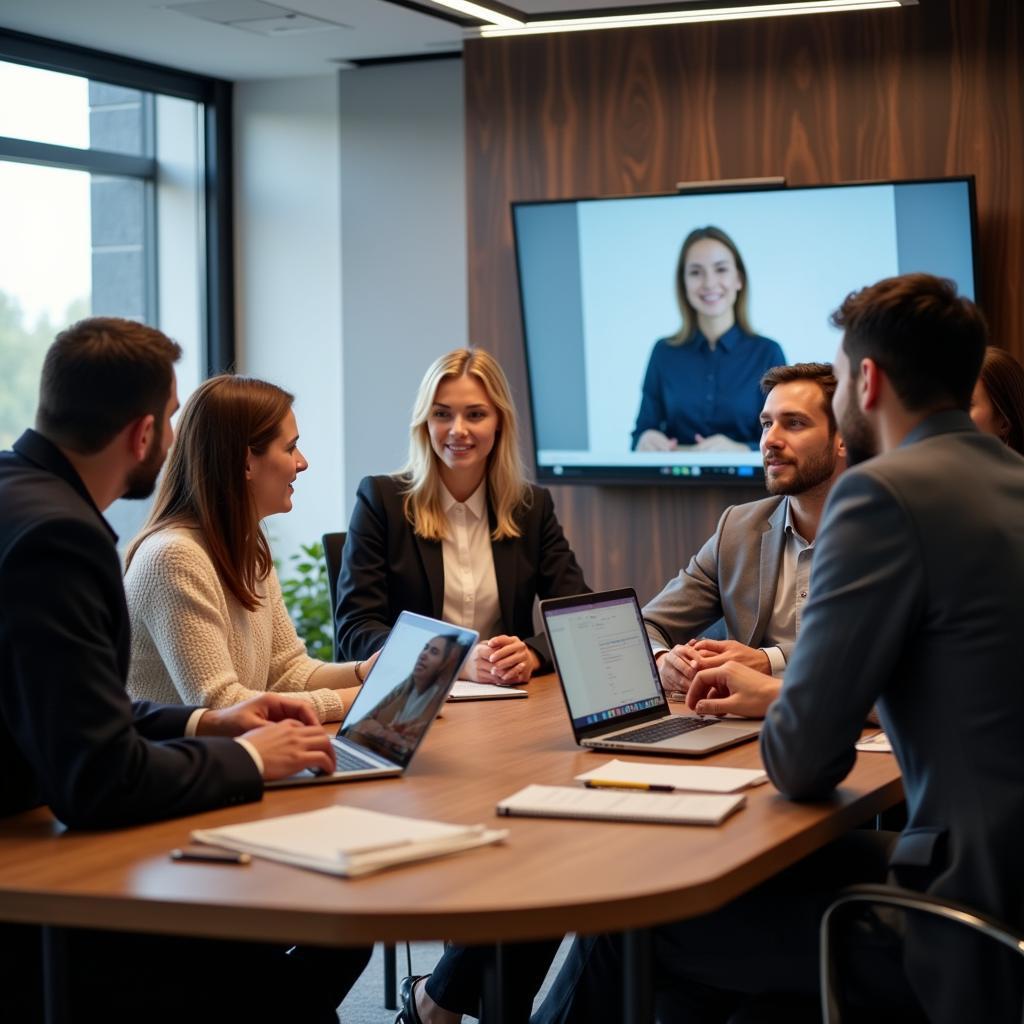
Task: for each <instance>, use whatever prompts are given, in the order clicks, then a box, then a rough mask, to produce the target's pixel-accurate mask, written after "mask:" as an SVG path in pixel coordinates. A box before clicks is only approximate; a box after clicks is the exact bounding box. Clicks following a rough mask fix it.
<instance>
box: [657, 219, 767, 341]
mask: <svg viewBox="0 0 1024 1024" xmlns="http://www.w3.org/2000/svg"><path fill="white" fill-rule="evenodd" d="M707 238H710V239H712V241H715V242H721V243H722V245H724V246H725V247H726V248H727V249H728V250H729V252H731V253H732V258H733V260H734V261H735V263H736V270H737V271H738V272H739V275H740V280H741V281H742V282H743V287H742V288H741V289H740V292H739V294H738V295H737V296H736V305H735V306H734V307H733V315H734V316H735V317H736V323H737V324H738V325H739V328H740V330H741V331H742V332H743V333H744V334H753V333H754V332H753V331H752V330H751V328H750V320H749V319H748V317H747V307H748V306H749V294H750V280H749V279H748V277H747V268H746V266H745V265H744V263H743V257H742V256H741V255H740V251H739V249H737V248H736V243H735V242H734V241H733V240H732V239H731V238H730V237H729V236H728V235H727V234H726V233H725V232H724V231H723V230H722V229H721V228H716V227H714V226H713V225H711V224H709V225H708V226H707V227H706V228H694V229H693V230H692V231H691V232H690V233H689V234H688V235H687V236H686V238H685V239H683V247H682V248H681V249H680V250H679V262H678V263H677V264H676V300H677V301H678V303H679V312H680V313H681V314H682V317H683V324H682V326H681V327H680V328H679V330H678V331H677V332H676V333H675V334H674V335H673V336H672V337H671V338H669V339H668V343H669V344H670V345H686V344H688V343H689V342H691V341H693V339H694V338H695V337H696V336H697V310H695V309H694V308H693V306H692V305H691V304H690V300H689V299H688V298H687V296H686V255H687V253H688V252H689V251H690V249H691V248H693V246H694V245H696V244H697V243H698V242H703V241H704V240H705V239H707Z"/></svg>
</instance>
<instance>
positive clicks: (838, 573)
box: [542, 274, 1024, 1024]
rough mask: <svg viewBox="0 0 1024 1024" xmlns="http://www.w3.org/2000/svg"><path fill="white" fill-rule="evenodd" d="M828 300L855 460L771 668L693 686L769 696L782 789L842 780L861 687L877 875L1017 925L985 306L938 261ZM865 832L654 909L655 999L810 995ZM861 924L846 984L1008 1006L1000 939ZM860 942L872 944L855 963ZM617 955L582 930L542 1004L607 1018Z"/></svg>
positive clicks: (865, 871)
mask: <svg viewBox="0 0 1024 1024" xmlns="http://www.w3.org/2000/svg"><path fill="white" fill-rule="evenodd" d="M834 322H835V324H836V325H837V326H839V327H841V328H843V330H844V336H843V341H842V344H841V345H840V347H839V351H838V354H837V359H836V364H835V365H836V376H837V378H838V388H837V391H836V397H835V409H836V415H837V419H838V422H839V429H840V430H841V431H842V433H843V437H844V440H845V443H846V448H847V455H848V458H849V459H850V461H851V463H863V464H862V465H859V466H857V467H856V468H855V469H852V470H850V471H849V472H847V473H846V474H844V475H843V477H842V479H841V480H840V481H839V482H838V483H837V484H836V487H835V488H834V490H833V492H832V496H831V498H830V499H829V503H828V505H827V507H826V511H825V517H824V521H823V523H822V529H821V539H820V541H819V546H818V553H817V555H816V556H815V562H814V570H813V575H812V591H813V593H812V597H811V600H810V601H809V603H808V605H807V607H806V609H805V612H804V622H803V627H802V630H801V634H800V639H799V641H798V642H797V645H796V648H795V651H794V654H793V658H792V660H791V661H790V664H789V666H788V668H787V671H786V677H785V682H784V683H783V684H781V685H780V684H779V682H778V681H776V680H773V679H771V678H770V677H768V676H766V675H763V674H760V673H757V672H755V671H752V670H751V669H749V668H747V667H746V666H743V665H739V664H731V665H726V666H722V667H718V668H713V669H709V670H706V671H704V672H701V673H700V674H698V675H697V677H696V678H695V680H694V682H693V685H692V687H691V689H690V691H689V694H688V701H689V703H690V705H691V707H693V708H695V709H696V710H697V711H698V712H701V713H706V714H724V713H727V712H732V713H737V714H744V715H759V714H765V713H767V721H766V723H765V728H764V731H763V732H762V735H761V750H762V755H763V758H764V763H765V767H766V768H767V770H768V773H769V776H770V778H771V780H772V782H774V784H775V785H776V786H777V787H778V788H779V790H780V791H781V792H782V793H783V794H785V795H786V796H788V797H790V798H792V799H823V798H825V797H827V796H828V794H829V793H830V792H831V791H832V789H833V788H834V787H835V786H837V785H838V784H839V783H840V782H841V781H842V780H843V778H844V777H845V776H846V774H847V773H848V772H849V770H850V768H851V767H852V765H853V763H854V759H855V756H856V755H855V750H854V743H855V742H856V740H857V739H858V737H859V736H860V732H861V727H862V725H863V722H864V718H865V716H866V715H867V714H868V711H869V710H870V708H871V707H872V706H873V705H874V704H876V703H877V706H878V709H879V711H880V714H881V717H882V722H883V725H884V727H885V729H886V732H887V734H888V735H889V736H890V738H891V740H892V743H893V747H894V750H895V752H896V755H897V757H898V758H899V761H900V766H901V768H902V770H903V777H904V790H905V793H906V799H907V811H908V824H907V827H906V829H905V830H904V831H903V833H902V834H901V835H900V836H898V837H896V836H893V837H891V841H890V842H889V843H887V844H886V845H887V846H888V850H887V852H888V869H889V872H890V877H892V878H893V879H894V880H895V881H896V882H898V883H899V884H902V885H904V886H907V887H909V888H913V889H917V890H920V891H924V892H928V893H931V894H933V895H935V896H938V897H943V898H948V899H951V900H954V901H959V902H963V903H966V904H968V905H970V906H973V907H975V908H977V909H979V910H982V911H986V912H988V913H990V914H992V915H994V916H995V917H997V918H1001V919H1003V920H1006V921H1008V922H1009V923H1010V924H1011V925H1013V926H1015V927H1017V928H1021V927H1024V872H1022V871H1021V863H1022V862H1024V796H1022V794H1024V747H1022V744H1021V736H1022V735H1024V686H1022V685H1021V669H1020V639H1019V636H1020V625H1021V622H1024V460H1022V459H1021V458H1020V457H1019V456H1018V455H1017V454H1016V453H1014V452H1012V451H1011V450H1010V449H1009V448H1007V447H1006V446H1005V445H1003V444H1001V443H1000V442H999V441H998V440H997V439H995V438H992V437H989V436H986V435H983V434H981V433H979V432H978V431H977V430H975V429H974V428H973V425H972V424H971V421H970V419H969V417H968V415H967V408H968V405H969V402H970V396H971V391H972V389H973V386H974V380H975V378H976V376H977V373H978V370H979V368H980V366H981V360H982V356H983V353H984V348H985V341H986V331H985V326H984V321H983V318H982V316H981V314H980V312H979V311H978V310H977V308H976V307H975V306H974V305H973V303H971V302H969V301H968V300H966V299H963V298H959V297H958V296H957V295H956V290H955V288H954V287H953V285H952V284H951V283H950V282H947V281H942V280H940V279H938V278H934V277H930V276H928V275H923V274H913V275H906V276H904V277H897V278H890V279H888V280H885V281H881V282H879V283H878V284H876V285H874V286H872V287H871V288H866V289H864V290H863V291H861V292H858V293H855V294H853V295H851V296H849V297H848V298H847V300H846V301H845V302H844V303H843V305H842V307H841V308H840V309H839V310H838V311H837V312H836V314H835V316H834ZM867 756H870V755H867ZM871 835H872V834H871V833H867V834H864V833H862V834H861V835H860V836H859V837H855V839H854V840H851V842H853V841H856V842H857V844H858V846H859V850H858V852H857V855H855V856H854V855H852V854H851V851H850V848H849V847H850V844H837V845H836V846H835V847H833V848H830V849H829V850H827V851H825V852H824V853H823V854H822V855H820V856H818V857H816V858H811V859H810V861H809V862H805V864H803V865H798V866H797V868H795V869H792V870H791V871H790V872H788V873H787V875H785V876H782V877H781V878H780V879H777V880H775V881H774V882H772V883H769V884H768V885H766V886H762V887H761V888H760V889H757V890H754V891H753V892H751V893H749V894H748V895H747V896H745V897H743V898H741V899H740V900H738V901H736V902H735V903H734V904H732V905H731V906H730V907H727V908H725V909H723V910H722V911H719V912H717V913H715V914H711V915H708V916H707V917H704V918H698V919H695V920H693V921H689V922H682V923H679V924H676V925H670V926H666V927H664V928H660V929H658V932H657V935H658V938H657V951H658V964H659V978H660V979H661V981H662V984H665V985H668V984H671V983H673V982H674V983H675V984H677V985H678V993H677V994H676V996H675V997H671V996H668V995H667V994H666V998H665V1004H666V1007H667V1010H666V1015H665V1019H666V1020H676V1019H680V1020H703V1019H706V1018H704V1017H701V1016H699V1015H698V1014H696V1013H690V1014H686V1013H685V1012H680V1010H681V1008H682V1007H683V1006H684V1005H685V1002H684V1001H685V1000H686V998H687V986H688V984H689V985H690V987H691V988H692V986H694V985H698V984H699V985H701V986H708V987H710V988H712V989H715V990H731V991H732V992H744V993H771V992H799V993H804V994H807V995H813V994H814V993H815V992H816V987H817V971H816V956H815V954H816V940H817V934H816V923H817V918H818V915H819V913H820V910H821V909H822V908H823V907H824V906H825V905H827V903H828V901H829V899H830V896H831V894H832V893H833V892H834V890H835V888H836V887H837V886H839V885H842V884H844V883H845V882H847V881H849V880H851V879H857V880H862V881H879V880H881V876H882V875H883V874H884V870H885V864H884V863H882V862H880V861H879V860H878V853H879V852H880V850H879V846H880V845H881V844H883V843H885V837H884V836H879V841H878V843H877V844H871V843H869V842H868V840H869V838H870V836H871ZM874 835H878V834H877V833H876V834H874ZM869 846H872V847H873V849H871V850H867V849H866V847H869ZM901 931H904V932H905V935H903V936H902V937H903V939H904V941H903V942H902V943H900V942H899V941H898V940H899V939H900V937H901V936H900V934H899V932H901ZM870 934H871V939H872V945H871V946H870V947H869V946H867V945H864V944H856V943H855V945H854V948H853V951H852V956H851V964H852V966H853V975H852V982H853V984H852V991H851V993H850V995H851V997H852V998H853V999H854V1000H856V999H858V998H859V999H860V1000H861V1001H863V1002H865V1003H867V1004H868V1005H870V1006H872V1007H874V1008H875V1009H876V1010H877V1011H879V1012H881V1011H889V1012H892V1011H894V1010H895V1011H897V1012H898V1013H899V1014H909V1013H912V1012H919V1010H920V1009H921V1008H923V1010H924V1012H925V1013H926V1014H927V1017H928V1019H929V1020H931V1021H935V1022H942V1024H946V1022H949V1024H952V1022H955V1021H956V1022H962V1021H966V1020H977V1021H982V1020H983V1021H986V1022H987V1024H997V1022H1002V1021H1011V1020H1012V1021H1015V1022H1019V1020H1020V1014H1021V999H1022V985H1021V977H1020V972H1019V968H1017V967H1016V963H1015V962H1011V961H1009V960H1007V959H1006V958H1005V957H1004V954H1003V953H1002V952H1000V951H998V950H996V949H994V948H984V947H982V946H981V945H980V944H979V943H978V942H977V941H976V940H974V939H973V938H970V937H966V936H965V935H964V933H963V932H959V931H955V930H953V929H952V927H951V926H947V925H928V924H924V923H921V922H914V921H909V922H907V924H906V926H905V928H901V927H890V926H889V925H882V924H881V923H880V922H878V921H875V922H873V923H872V924H871V927H870ZM872 950H873V952H874V953H875V954H878V953H880V952H881V953H882V954H883V955H880V956H875V958H874V960H873V966H874V976H873V977H870V976H869V974H868V972H866V971H865V970H863V969H862V968H863V966H864V963H865V961H866V958H867V957H868V956H869V955H870V953H871V951H872ZM614 957H615V947H614V944H613V943H612V942H611V941H610V940H605V941H598V942H595V943H592V944H591V946H590V948H589V950H583V951H582V954H580V955H578V956H577V958H576V969H577V970H579V969H580V966H579V965H580V963H581V962H584V963H585V967H584V968H583V981H582V982H581V983H580V984H579V985H578V986H577V987H576V989H575V991H571V990H570V989H571V986H563V987H562V988H561V990H560V992H559V995H558V996H557V997H556V999H555V1000H553V1003H552V1006H549V1007H546V1010H547V1011H548V1012H546V1013H545V1014H544V1016H543V1018H542V1019H544V1020H555V1019H557V1020H576V1019H584V1018H585V1019H588V1020H600V1019H602V1016H601V1014H600V1013H599V1012H596V1011H597V1008H598V1007H599V1006H600V1002H599V1000H601V999H604V1000H608V999H609V998H612V997H611V996H610V995H609V993H608V992H607V990H605V991H604V992H601V991H600V988H601V986H600V985H599V984H596V983H595V979H597V978H598V977H599V976H600V977H607V973H604V974H602V970H601V968H600V967H599V965H601V964H604V968H603V970H604V971H605V972H607V970H608V964H609V962H610V961H611V960H613V959H614ZM858 968H861V969H858ZM556 1004H557V1005H556ZM588 1010H589V1011H595V1012H588ZM556 1011H557V1012H556ZM581 1011H582V1012H581ZM904 1019H916V1018H908V1017H904Z"/></svg>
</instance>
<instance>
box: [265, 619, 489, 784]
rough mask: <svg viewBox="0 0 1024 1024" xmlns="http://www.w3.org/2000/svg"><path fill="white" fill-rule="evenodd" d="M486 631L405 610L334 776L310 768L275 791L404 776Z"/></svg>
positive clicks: (349, 724) (345, 727)
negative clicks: (290, 787)
mask: <svg viewBox="0 0 1024 1024" xmlns="http://www.w3.org/2000/svg"><path fill="white" fill-rule="evenodd" d="M478 637H479V634H478V633H477V632H476V631H475V630H472V629H463V628H462V627H461V626H452V625H450V624H449V623H447V622H441V621H440V620H439V619H430V618H427V617H426V616H425V615H414V614H413V613H412V612H402V614H401V615H399V617H398V621H397V622H396V623H395V625H394V628H393V629H392V630H391V632H390V634H389V635H388V639H387V642H386V643H385V644H384V649H383V650H382V651H381V652H380V657H379V658H378V659H377V661H376V662H375V663H374V665H373V668H371V669H370V671H369V672H368V673H367V675H366V680H365V681H364V682H363V686H362V689H361V690H360V691H359V695H358V696H357V697H356V699H355V700H354V701H353V702H352V706H351V707H350V708H349V709H348V714H347V715H345V720H344V721H343V722H342V723H341V727H340V728H339V729H338V735H337V736H335V737H334V738H333V739H332V740H331V743H332V745H333V747H334V756H335V761H336V765H337V767H336V769H335V771H334V772H330V773H328V772H322V773H317V772H312V771H308V770H307V771H303V772H299V773H298V774H296V775H290V776H288V778H286V779H278V780H276V781H275V782H268V783H267V786H268V787H280V786H308V785H315V784H318V783H321V782H350V781H355V780H356V779H379V778H383V777H386V776H388V775H401V774H402V772H404V771H405V769H406V768H408V766H409V762H410V761H412V758H413V754H415V753H416V749H417V748H418V747H419V745H420V743H421V742H422V741H423V737H424V736H426V734H427V730H428V729H429V728H430V726H431V724H432V723H433V721H434V719H435V718H436V717H437V713H438V711H439V710H440V708H441V705H442V704H443V703H444V702H445V698H446V697H447V696H448V693H449V691H450V690H451V688H452V686H453V685H454V684H455V680H456V679H458V677H459V671H460V670H461V669H462V666H463V664H464V663H465V661H466V659H467V658H468V657H469V655H470V652H471V651H472V650H473V647H474V646H475V645H476V642H477V639H478Z"/></svg>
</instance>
